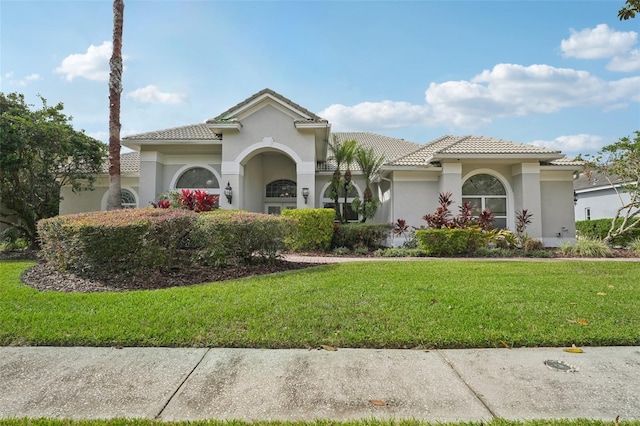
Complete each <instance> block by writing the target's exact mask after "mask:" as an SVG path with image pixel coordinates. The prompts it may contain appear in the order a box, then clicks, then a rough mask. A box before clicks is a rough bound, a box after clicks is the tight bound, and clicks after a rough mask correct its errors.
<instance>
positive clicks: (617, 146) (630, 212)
mask: <svg viewBox="0 0 640 426" xmlns="http://www.w3.org/2000/svg"><path fill="white" fill-rule="evenodd" d="M589 168H592V169H595V170H597V171H599V172H600V173H602V174H603V175H604V176H605V177H606V179H607V180H608V181H609V184H610V185H611V187H612V188H613V189H614V190H615V191H616V193H617V194H618V198H619V199H620V206H619V207H618V209H617V210H616V214H615V217H614V218H613V219H612V221H611V228H610V229H609V232H608V234H607V236H606V237H605V239H604V240H605V242H607V243H609V242H611V241H612V240H613V239H614V238H616V237H618V236H621V235H624V234H627V233H628V232H630V231H631V230H632V229H634V228H638V227H640V186H639V185H640V130H636V132H635V138H634V139H631V138H630V137H623V138H620V140H618V142H615V143H613V144H611V145H607V146H605V147H603V148H602V149H601V150H600V151H599V152H598V154H597V155H596V156H595V157H594V158H591V159H590V160H588V161H587V170H588V169H589ZM614 180H620V181H622V182H623V184H622V186H621V187H620V189H618V187H617V186H616V185H614V184H613V181H614ZM620 191H623V192H625V193H627V194H628V195H629V200H628V201H627V200H625V198H623V197H622V196H621V193H620ZM619 219H621V220H619Z"/></svg>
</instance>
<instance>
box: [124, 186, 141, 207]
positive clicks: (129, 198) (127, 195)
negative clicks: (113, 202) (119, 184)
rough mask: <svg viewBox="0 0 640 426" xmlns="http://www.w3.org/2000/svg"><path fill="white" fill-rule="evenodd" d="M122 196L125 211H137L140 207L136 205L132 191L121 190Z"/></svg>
mask: <svg viewBox="0 0 640 426" xmlns="http://www.w3.org/2000/svg"><path fill="white" fill-rule="evenodd" d="M120 195H121V197H122V208H123V209H135V208H136V207H138V203H136V197H135V195H133V193H132V192H131V191H129V190H128V189H124V188H123V189H121V190H120Z"/></svg>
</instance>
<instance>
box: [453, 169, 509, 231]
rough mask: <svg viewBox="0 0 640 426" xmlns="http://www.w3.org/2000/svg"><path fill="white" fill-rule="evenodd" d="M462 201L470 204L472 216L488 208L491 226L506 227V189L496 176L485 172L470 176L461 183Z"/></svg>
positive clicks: (476, 215)
mask: <svg viewBox="0 0 640 426" xmlns="http://www.w3.org/2000/svg"><path fill="white" fill-rule="evenodd" d="M462 202H463V203H467V202H468V203H470V204H471V207H472V208H473V216H474V217H478V216H479V214H480V212H482V211H483V210H486V209H489V210H491V213H492V215H493V226H494V227H495V228H498V229H505V228H506V227H507V191H506V189H505V187H504V185H503V184H502V182H500V180H499V179H498V178H497V177H495V176H492V175H489V174H486V173H481V174H477V175H474V176H471V177H470V178H469V179H467V180H466V181H465V182H464V184H463V185H462Z"/></svg>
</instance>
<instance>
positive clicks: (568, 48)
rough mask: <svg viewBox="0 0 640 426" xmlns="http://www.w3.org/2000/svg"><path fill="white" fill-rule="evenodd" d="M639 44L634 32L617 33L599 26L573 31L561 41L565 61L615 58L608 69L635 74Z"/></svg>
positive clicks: (638, 61) (639, 56) (637, 66)
mask: <svg viewBox="0 0 640 426" xmlns="http://www.w3.org/2000/svg"><path fill="white" fill-rule="evenodd" d="M637 42H638V33H637V32H635V31H627V32H621V31H615V30H613V29H611V28H609V26H608V25H607V24H600V25H597V26H596V27H595V28H585V29H583V30H582V31H574V30H571V36H570V37H569V38H568V39H566V40H562V41H561V42H560V50H562V54H563V56H564V57H566V58H578V59H600V58H612V59H611V62H609V64H608V65H607V69H608V70H610V71H621V72H633V71H638V70H640V51H638V49H633V47H634V46H635V45H636V44H637Z"/></svg>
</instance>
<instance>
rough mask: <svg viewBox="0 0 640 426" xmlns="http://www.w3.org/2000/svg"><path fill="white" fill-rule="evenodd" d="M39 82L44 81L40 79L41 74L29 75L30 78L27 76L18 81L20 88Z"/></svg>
mask: <svg viewBox="0 0 640 426" xmlns="http://www.w3.org/2000/svg"><path fill="white" fill-rule="evenodd" d="M38 80H42V78H41V77H40V75H39V74H29V75H28V76H26V77H25V78H23V79H21V80H18V85H20V86H26V85H27V84H29V83H30V82H32V81H38Z"/></svg>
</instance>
